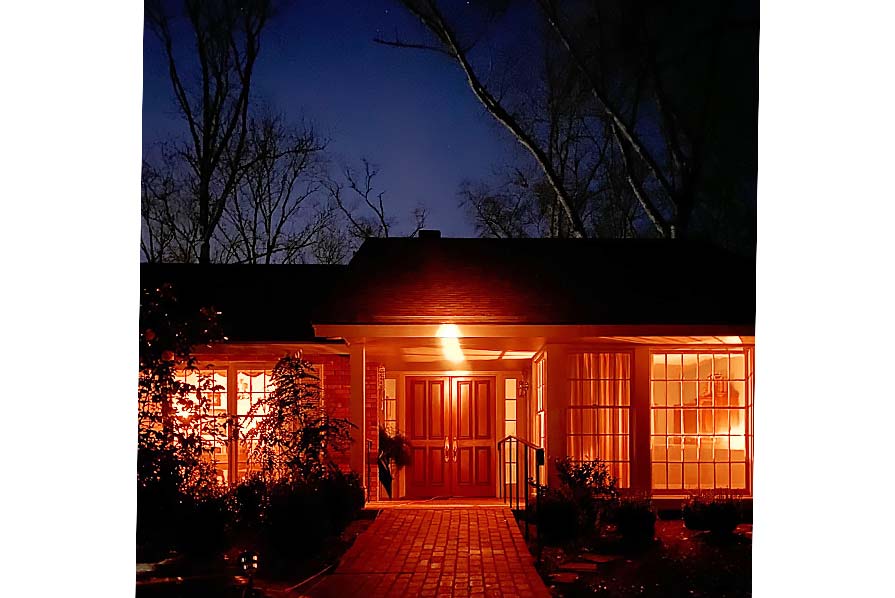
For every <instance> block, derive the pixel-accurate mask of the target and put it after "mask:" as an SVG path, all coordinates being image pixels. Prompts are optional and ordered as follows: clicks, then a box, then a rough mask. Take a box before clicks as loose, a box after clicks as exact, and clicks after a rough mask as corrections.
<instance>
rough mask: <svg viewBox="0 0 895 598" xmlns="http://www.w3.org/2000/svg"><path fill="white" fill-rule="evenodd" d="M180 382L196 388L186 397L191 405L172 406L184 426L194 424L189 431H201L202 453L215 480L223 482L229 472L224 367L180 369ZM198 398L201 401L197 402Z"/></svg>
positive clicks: (226, 480) (225, 371) (227, 478)
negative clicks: (212, 469)
mask: <svg viewBox="0 0 895 598" xmlns="http://www.w3.org/2000/svg"><path fill="white" fill-rule="evenodd" d="M178 377H179V379H180V381H181V382H185V383H186V384H189V385H191V386H193V387H195V388H196V393H195V395H194V396H192V397H190V400H191V403H192V405H191V406H189V407H187V406H185V405H183V406H181V405H175V409H176V410H177V415H178V417H181V418H183V419H182V421H183V422H185V423H186V422H190V423H189V424H188V425H191V426H196V429H194V430H191V431H192V432H197V433H199V434H201V437H202V449H203V450H202V455H203V457H204V458H205V459H206V460H208V461H209V462H210V463H211V464H212V465H214V468H215V471H216V473H217V477H218V482H219V483H220V484H227V483H228V482H229V473H230V467H229V465H230V462H229V461H230V460H229V454H230V451H229V450H228V447H229V445H230V443H229V442H228V440H227V370H226V369H215V368H209V369H203V370H184V371H181V372H180V374H179V376H178ZM200 401H201V402H200ZM196 413H197V414H199V417H198V418H189V415H190V414H196Z"/></svg>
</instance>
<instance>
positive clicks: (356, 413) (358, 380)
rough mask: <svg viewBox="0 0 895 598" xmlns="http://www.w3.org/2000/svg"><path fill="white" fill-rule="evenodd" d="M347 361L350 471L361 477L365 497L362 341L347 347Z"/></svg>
mask: <svg viewBox="0 0 895 598" xmlns="http://www.w3.org/2000/svg"><path fill="white" fill-rule="evenodd" d="M348 360H349V367H350V370H351V399H350V401H349V404H348V418H349V419H350V420H351V423H353V424H354V425H355V426H357V427H355V428H352V429H351V439H352V440H353V442H352V443H351V460H350V465H351V471H353V472H355V473H356V474H357V475H359V476H360V477H361V483H362V484H363V487H364V492H365V495H366V487H367V471H366V455H367V442H366V439H365V438H364V436H365V431H366V429H367V418H366V406H367V405H366V390H367V389H366V377H365V374H366V369H367V367H366V366H367V353H366V346H365V345H364V343H363V341H353V342H351V344H350V345H349V347H348Z"/></svg>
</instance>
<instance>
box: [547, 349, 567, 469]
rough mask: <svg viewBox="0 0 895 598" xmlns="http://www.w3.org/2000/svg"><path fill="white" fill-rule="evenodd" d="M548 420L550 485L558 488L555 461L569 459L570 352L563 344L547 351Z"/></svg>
mask: <svg viewBox="0 0 895 598" xmlns="http://www.w3.org/2000/svg"><path fill="white" fill-rule="evenodd" d="M546 359H547V364H546V368H545V369H546V373H545V376H544V378H545V382H546V389H545V390H546V392H545V393H544V395H545V396H544V417H545V418H546V420H547V421H546V424H545V428H546V432H547V434H546V436H547V438H546V445H547V446H546V447H545V448H546V451H545V452H546V460H547V484H548V485H550V486H557V485H559V478H558V477H557V475H556V465H555V463H556V460H557V459H562V458H563V457H565V456H566V417H567V414H566V409H567V408H568V406H569V373H568V350H567V349H566V348H565V347H564V346H561V345H548V346H547V351H546Z"/></svg>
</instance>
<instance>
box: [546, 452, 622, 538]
mask: <svg viewBox="0 0 895 598" xmlns="http://www.w3.org/2000/svg"><path fill="white" fill-rule="evenodd" d="M556 471H557V475H558V476H559V480H560V482H561V484H560V486H559V487H558V488H547V487H546V486H542V487H540V488H539V489H538V493H539V496H540V498H539V502H540V506H539V507H538V509H540V512H538V511H537V509H536V510H535V514H534V519H535V522H536V524H537V526H538V536H539V537H540V538H541V541H542V542H544V543H547V544H556V543H564V542H569V541H573V540H577V539H580V538H581V537H583V536H587V535H588V534H593V533H595V532H596V529H597V527H598V526H599V525H600V524H601V521H602V519H603V517H604V514H605V513H606V512H607V510H608V509H609V507H610V506H611V505H612V504H613V503H614V501H615V500H616V499H617V497H618V489H617V488H616V483H617V480H616V479H615V478H614V477H613V476H612V475H611V474H610V472H609V466H608V465H606V463H604V462H603V461H601V460H599V459H594V460H593V461H572V460H571V459H570V458H568V457H566V458H564V459H558V460H557V461H556Z"/></svg>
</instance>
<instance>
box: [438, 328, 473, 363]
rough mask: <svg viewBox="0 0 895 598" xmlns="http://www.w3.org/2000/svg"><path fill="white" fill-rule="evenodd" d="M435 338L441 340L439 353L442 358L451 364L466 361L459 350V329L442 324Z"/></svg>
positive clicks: (461, 350)
mask: <svg viewBox="0 0 895 598" xmlns="http://www.w3.org/2000/svg"><path fill="white" fill-rule="evenodd" d="M435 336H437V337H438V338H440V339H441V352H442V354H443V355H444V358H445V359H447V360H448V361H450V362H452V363H461V362H463V361H466V356H465V355H463V349H461V348H460V341H459V340H458V339H459V338H460V329H459V328H458V327H457V325H456V324H442V325H441V326H439V327H438V332H436V333H435Z"/></svg>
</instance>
